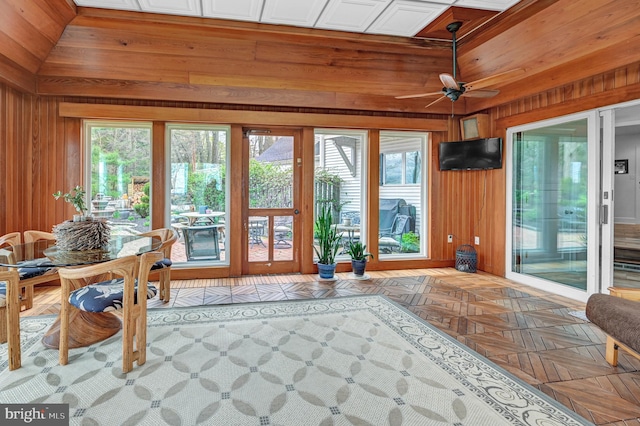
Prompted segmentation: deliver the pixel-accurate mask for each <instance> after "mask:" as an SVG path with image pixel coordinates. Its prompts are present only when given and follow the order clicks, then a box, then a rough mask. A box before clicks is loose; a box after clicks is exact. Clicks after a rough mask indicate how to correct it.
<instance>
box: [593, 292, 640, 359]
mask: <svg viewBox="0 0 640 426" xmlns="http://www.w3.org/2000/svg"><path fill="white" fill-rule="evenodd" d="M586 314H587V318H588V319H589V321H591V322H592V323H594V324H595V325H597V326H598V327H600V328H601V329H602V331H604V332H605V333H607V334H608V335H610V336H611V337H613V338H614V339H616V340H618V341H619V342H621V343H623V344H625V345H627V346H628V347H630V348H631V349H633V350H634V351H636V352H640V333H638V330H640V303H639V302H636V301H633V300H627V299H623V298H621V297H616V296H611V295H608V294H593V295H591V296H590V297H589V300H588V301H587V309H586Z"/></svg>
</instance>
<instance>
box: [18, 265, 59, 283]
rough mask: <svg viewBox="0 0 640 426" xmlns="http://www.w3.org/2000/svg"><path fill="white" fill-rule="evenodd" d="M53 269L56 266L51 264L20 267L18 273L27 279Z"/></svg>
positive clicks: (23, 278) (21, 277) (22, 278)
mask: <svg viewBox="0 0 640 426" xmlns="http://www.w3.org/2000/svg"><path fill="white" fill-rule="evenodd" d="M52 269H54V268H53V267H51V266H49V267H47V266H41V267H28V268H18V274H20V279H21V280H26V279H29V278H33V277H39V276H40V275H44V274H46V273H47V272H49V271H50V270H52Z"/></svg>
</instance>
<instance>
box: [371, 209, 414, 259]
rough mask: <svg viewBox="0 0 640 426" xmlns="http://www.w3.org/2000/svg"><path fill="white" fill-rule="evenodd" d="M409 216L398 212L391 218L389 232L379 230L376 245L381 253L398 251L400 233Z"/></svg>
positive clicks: (405, 225)
mask: <svg viewBox="0 0 640 426" xmlns="http://www.w3.org/2000/svg"><path fill="white" fill-rule="evenodd" d="M409 218H410V217H409V216H407V215H403V214H398V215H396V217H395V219H394V220H393V225H392V226H391V231H390V232H381V233H380V237H379V239H378V247H379V248H380V252H381V253H392V252H394V251H400V249H401V247H402V244H401V242H402V235H403V234H404V233H405V228H406V227H407V223H408V221H409Z"/></svg>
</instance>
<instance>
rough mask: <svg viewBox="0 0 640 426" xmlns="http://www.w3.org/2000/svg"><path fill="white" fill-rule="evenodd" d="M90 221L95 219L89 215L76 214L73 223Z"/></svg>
mask: <svg viewBox="0 0 640 426" xmlns="http://www.w3.org/2000/svg"><path fill="white" fill-rule="evenodd" d="M90 220H93V217H91V216H87V215H84V214H74V215H73V221H74V222H87V221H90Z"/></svg>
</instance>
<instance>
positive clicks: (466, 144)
mask: <svg viewBox="0 0 640 426" xmlns="http://www.w3.org/2000/svg"><path fill="white" fill-rule="evenodd" d="M439 159H440V170H486V169H500V168H502V138H482V139H472V140H467V141H460V142H442V143H441V144H440V152H439Z"/></svg>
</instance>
